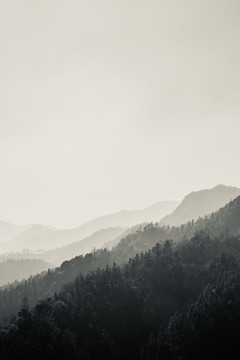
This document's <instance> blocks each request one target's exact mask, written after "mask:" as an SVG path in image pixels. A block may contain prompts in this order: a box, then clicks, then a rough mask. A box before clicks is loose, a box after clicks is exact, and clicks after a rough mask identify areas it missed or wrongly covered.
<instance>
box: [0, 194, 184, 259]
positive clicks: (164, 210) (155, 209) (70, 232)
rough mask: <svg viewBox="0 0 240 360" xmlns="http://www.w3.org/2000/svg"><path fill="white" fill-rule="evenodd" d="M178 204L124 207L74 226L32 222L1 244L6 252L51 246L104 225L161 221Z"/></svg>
mask: <svg viewBox="0 0 240 360" xmlns="http://www.w3.org/2000/svg"><path fill="white" fill-rule="evenodd" d="M177 205H178V202H176V201H162V202H158V203H156V204H153V205H151V206H148V207H147V208H144V209H140V210H122V211H119V212H117V213H114V214H109V215H104V216H100V217H98V218H96V219H93V220H91V221H89V222H87V223H85V224H82V225H80V226H78V227H76V228H74V229H63V230H54V229H52V228H50V227H49V226H43V225H33V226H32V227H30V228H27V229H26V231H25V232H22V233H21V234H18V236H16V237H14V238H12V239H9V241H8V242H7V243H5V244H4V245H2V246H1V248H2V251H5V252H9V251H22V250H23V249H29V250H30V251H37V250H39V249H42V250H51V249H55V248H57V247H60V246H65V245H68V244H70V243H73V242H76V241H79V240H82V239H84V238H86V237H88V236H90V235H92V234H93V233H95V232H97V231H99V230H102V229H108V228H111V227H131V226H134V225H137V224H140V223H143V222H151V221H159V220H160V219H161V218H162V217H163V216H165V215H166V214H168V213H170V212H171V211H173V209H175V208H176V206H177ZM107 241H108V240H107Z"/></svg>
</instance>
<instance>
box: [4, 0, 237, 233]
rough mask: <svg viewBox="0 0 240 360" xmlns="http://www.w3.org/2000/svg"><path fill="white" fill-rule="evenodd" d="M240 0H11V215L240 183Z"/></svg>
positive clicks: (7, 4) (88, 214) (70, 213)
mask: <svg viewBox="0 0 240 360" xmlns="http://www.w3.org/2000/svg"><path fill="white" fill-rule="evenodd" d="M239 16H240V2H239V0H201V1H199V0H181V1H179V0H148V1H146V0H130V1H129V0H67V1H66V0H64V1H63V0H34V1H32V0H21V1H19V0H8V1H1V2H0V44H1V47H0V79H1V80H0V169H1V173H0V219H1V220H5V221H10V222H14V223H17V224H24V223H41V224H51V225H53V226H57V227H60V228H64V227H72V226H73V227H74V226H77V225H80V224H82V223H84V222H85V221H87V220H90V219H92V218H94V217H96V216H100V215H103V214H107V213H112V212H115V211H118V210H121V209H137V208H143V207H146V206H148V205H150V204H152V203H155V202H158V201H162V200H182V198H183V197H184V196H185V195H186V194H188V193H189V192H191V191H195V190H200V189H203V188H210V187H213V186H215V185H217V184H226V185H233V186H240V172H239V154H240V141H239V134H240V101H239V100H240V99H239V96H240V67H239V64H240V41H239V38H240V22H239Z"/></svg>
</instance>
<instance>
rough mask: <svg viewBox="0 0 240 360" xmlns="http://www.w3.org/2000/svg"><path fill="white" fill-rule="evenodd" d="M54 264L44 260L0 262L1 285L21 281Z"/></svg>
mask: <svg viewBox="0 0 240 360" xmlns="http://www.w3.org/2000/svg"><path fill="white" fill-rule="evenodd" d="M52 267H53V266H52V265H51V264H49V263H47V262H45V261H43V260H40V259H39V260H37V259H34V260H13V259H9V260H6V261H3V262H0V274H1V276H0V286H3V285H6V284H7V283H12V282H14V281H21V280H23V279H27V278H29V276H34V275H36V274H38V273H40V272H42V271H44V270H47V269H49V268H52Z"/></svg>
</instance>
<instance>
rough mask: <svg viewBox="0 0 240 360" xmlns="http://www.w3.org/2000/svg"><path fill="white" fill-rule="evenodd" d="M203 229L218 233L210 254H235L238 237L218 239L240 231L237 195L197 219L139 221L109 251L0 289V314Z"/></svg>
mask: <svg viewBox="0 0 240 360" xmlns="http://www.w3.org/2000/svg"><path fill="white" fill-rule="evenodd" d="M202 230H204V232H205V233H207V234H208V235H209V236H210V237H211V238H212V239H213V240H212V241H215V240H214V239H215V237H218V240H217V243H216V245H215V247H214V249H213V250H212V251H213V253H211V252H210V250H211V249H208V253H209V255H210V256H212V255H214V254H215V253H216V254H217V253H218V254H221V252H226V253H228V254H233V255H234V254H235V255H236V256H237V254H238V252H237V251H238V250H237V249H238V244H239V242H238V240H237V241H236V240H235V238H233V239H234V240H233V245H231V241H230V240H228V241H229V245H228V247H227V248H226V249H225V245H226V243H225V242H222V243H221V242H220V243H219V241H220V240H219V239H231V238H232V236H235V235H238V234H240V197H238V198H237V199H235V200H234V201H232V202H231V203H229V204H228V205H226V206H225V207H224V208H222V209H221V210H220V211H218V212H217V213H214V214H212V215H211V216H210V217H206V218H204V219H199V220H198V221H197V222H196V223H194V222H191V223H188V224H185V225H182V226H181V227H174V228H170V227H160V226H159V225H158V224H155V225H154V224H148V225H142V226H141V227H138V228H137V229H135V231H134V232H133V233H129V234H128V235H127V236H126V237H125V238H123V239H122V240H121V241H120V243H119V244H118V245H117V246H116V247H115V248H113V250H112V251H108V250H106V249H105V250H97V251H95V252H93V253H89V254H86V255H85V256H78V257H76V258H74V259H72V260H70V261H65V262H63V263H62V265H61V266H60V267H59V268H57V269H55V270H52V271H48V272H47V273H46V274H45V275H42V274H40V275H37V276H34V277H31V278H30V279H28V280H27V281H24V282H22V283H20V284H18V285H16V284H14V285H10V286H9V287H8V288H5V289H3V290H1V291H0V316H1V317H4V316H9V315H11V314H13V313H16V312H17V311H18V310H19V307H20V304H21V301H22V299H23V298H24V297H26V298H28V301H29V306H30V308H31V307H32V306H34V305H35V304H36V302H37V300H38V299H39V298H42V299H43V298H45V297H47V296H51V295H53V294H54V293H55V292H56V291H60V290H61V288H62V286H63V285H64V284H66V283H68V282H70V281H73V280H74V279H75V278H76V276H77V275H78V274H82V275H86V274H88V273H90V272H91V271H95V270H97V269H98V268H99V269H104V268H105V267H106V266H107V265H109V266H110V267H111V266H112V265H113V263H116V264H117V265H122V264H126V263H127V262H128V260H129V259H130V258H134V257H135V255H136V254H137V253H140V252H142V251H147V250H149V249H150V248H152V247H153V246H155V245H156V243H161V244H162V243H164V241H165V240H167V239H171V240H174V244H177V243H179V244H181V246H184V244H185V239H190V238H191V237H193V236H194V234H195V233H196V232H199V231H202ZM237 239H238V238H237ZM174 246H176V245H174Z"/></svg>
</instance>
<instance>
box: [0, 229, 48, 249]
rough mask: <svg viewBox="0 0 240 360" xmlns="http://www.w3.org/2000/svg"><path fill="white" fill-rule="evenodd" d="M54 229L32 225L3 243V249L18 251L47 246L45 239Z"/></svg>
mask: <svg viewBox="0 0 240 360" xmlns="http://www.w3.org/2000/svg"><path fill="white" fill-rule="evenodd" d="M54 232H55V231H54V230H51V229H50V228H49V227H45V226H43V225H37V224H36V225H32V226H31V227H30V228H29V229H27V230H26V231H25V232H23V233H21V234H20V235H18V236H16V237H14V238H13V239H11V240H9V241H8V242H7V243H5V244H3V246H2V248H3V249H5V251H6V250H7V251H19V250H23V249H31V250H34V251H36V250H38V249H41V248H44V247H45V246H49V245H48V243H47V240H46V239H48V238H49V237H51V236H52V235H53V234H54Z"/></svg>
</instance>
